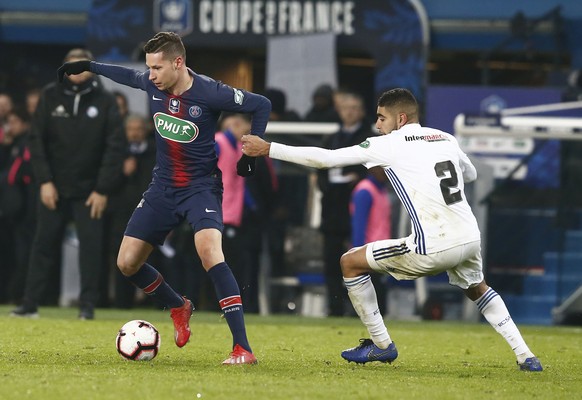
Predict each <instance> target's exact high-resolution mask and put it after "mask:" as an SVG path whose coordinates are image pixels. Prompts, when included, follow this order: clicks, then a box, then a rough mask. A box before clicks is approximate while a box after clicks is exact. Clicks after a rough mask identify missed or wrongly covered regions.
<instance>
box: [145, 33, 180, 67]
mask: <svg viewBox="0 0 582 400" xmlns="http://www.w3.org/2000/svg"><path fill="white" fill-rule="evenodd" d="M143 51H145V52H146V53H148V54H153V53H159V52H163V53H164V58H165V59H167V60H174V59H175V58H176V57H179V56H182V58H183V59H184V60H186V49H185V48H184V43H182V38H180V36H179V35H177V34H175V33H174V32H158V33H156V34H155V35H154V37H153V38H151V39H150V40H148V42H147V43H146V44H145V46H143Z"/></svg>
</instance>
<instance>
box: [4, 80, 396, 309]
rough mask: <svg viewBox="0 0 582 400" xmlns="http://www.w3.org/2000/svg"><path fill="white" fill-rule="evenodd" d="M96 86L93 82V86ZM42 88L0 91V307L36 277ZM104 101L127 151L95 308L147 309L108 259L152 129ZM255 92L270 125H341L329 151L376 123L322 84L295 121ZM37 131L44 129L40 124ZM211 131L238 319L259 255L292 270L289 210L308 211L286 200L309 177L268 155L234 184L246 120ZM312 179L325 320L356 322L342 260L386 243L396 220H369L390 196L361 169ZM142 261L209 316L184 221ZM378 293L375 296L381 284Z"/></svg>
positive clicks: (147, 162)
mask: <svg viewBox="0 0 582 400" xmlns="http://www.w3.org/2000/svg"><path fill="white" fill-rule="evenodd" d="M94 79H95V81H96V82H99V79H98V78H96V77H95V78H94ZM45 91H46V89H43V88H33V89H31V90H29V91H28V92H27V93H26V96H25V99H24V100H23V101H20V102H16V101H14V99H13V97H12V96H11V94H9V93H0V235H1V237H0V274H2V276H3V279H2V280H1V283H0V303H18V302H20V301H21V299H22V297H23V295H24V291H25V287H26V280H27V275H29V274H30V270H33V269H34V268H35V265H33V264H34V259H35V258H34V257H31V253H34V251H36V250H35V249H33V248H32V247H33V246H32V243H33V240H34V237H35V233H36V232H35V230H36V226H37V224H36V221H37V218H38V210H39V208H38V202H39V197H40V196H41V194H40V193H39V187H41V186H42V183H43V182H39V181H38V179H37V177H36V176H35V173H34V170H33V167H32V162H31V157H32V156H31V152H30V143H29V139H30V131H31V129H32V126H33V125H32V124H33V120H34V118H35V117H36V118H38V111H37V105H38V103H39V99H42V97H43V96H44V95H45ZM113 94H114V95H115V99H116V101H117V106H118V111H119V114H120V116H121V119H120V123H121V124H122V126H121V127H120V129H123V131H124V133H125V143H124V146H125V150H124V160H123V168H122V176H121V177H120V179H121V184H119V185H118V186H117V189H116V190H115V191H114V192H113V193H111V194H110V195H109V196H108V202H107V208H106V209H105V211H104V213H103V216H102V219H103V236H104V237H103V241H102V245H101V247H102V249H101V250H100V251H101V253H102V255H103V260H102V261H101V262H100V263H101V264H102V265H101V267H100V270H99V276H98V278H97V280H98V285H99V296H98V300H96V302H95V304H94V306H95V307H116V308H131V307H135V306H138V305H145V304H148V302H149V301H150V300H149V299H148V298H146V297H145V296H141V295H140V294H139V293H138V292H139V291H136V290H135V288H134V287H133V286H131V284H130V283H128V281H127V280H126V279H124V278H123V277H122V275H121V274H120V272H119V271H118V269H117V268H116V257H117V252H118V250H119V244H120V242H121V239H122V237H123V233H124V230H125V226H126V223H127V221H128V219H129V217H130V216H131V213H132V212H133V210H134V208H135V207H136V206H137V205H138V203H139V202H140V199H141V196H142V193H143V192H144V191H145V190H146V188H147V186H148V183H149V182H150V179H151V171H152V169H153V168H154V166H155V162H156V160H155V141H154V133H153V132H154V130H153V126H152V124H151V121H149V120H148V119H146V118H145V117H143V116H142V115H138V114H132V113H130V112H129V108H128V100H127V98H126V97H125V95H124V94H122V93H121V92H115V93H113ZM263 94H264V95H265V96H266V97H268V98H269V99H270V100H271V103H272V113H271V120H272V121H294V122H298V121H306V122H334V123H338V124H339V127H340V128H339V130H338V131H337V132H336V133H335V134H332V135H329V136H326V137H324V139H323V142H322V143H321V144H320V145H321V146H322V147H325V148H329V149H335V148H339V147H345V146H350V145H356V144H359V143H361V142H363V141H364V140H365V139H366V138H367V137H370V136H373V135H375V134H376V132H374V131H373V130H372V129H371V126H372V123H373V121H374V116H368V115H366V111H365V102H364V99H363V98H362V97H361V95H359V94H358V93H354V92H351V91H348V90H341V89H339V90H338V89H334V88H332V87H331V86H330V85H327V84H323V85H321V86H319V87H316V88H314V91H313V94H312V104H311V107H310V109H309V111H308V112H307V113H306V115H305V116H304V117H301V116H300V115H299V114H298V113H297V112H295V111H293V110H289V109H288V108H287V105H286V96H285V93H284V92H283V91H281V90H279V89H276V88H268V89H266V90H265V92H264V93H263ZM55 110H57V109H55ZM35 113H36V116H35ZM36 124H42V121H38V120H37V121H36ZM219 124H220V125H219V129H218V132H217V135H216V150H217V154H218V157H219V167H220V168H221V170H222V171H223V183H224V202H223V212H224V225H225V227H224V232H223V247H224V252H225V256H226V259H227V261H228V262H229V265H230V266H231V268H232V270H233V272H234V274H235V276H236V278H237V281H238V282H239V285H240V287H241V288H240V289H241V293H242V297H243V302H244V304H245V311H246V312H251V313H257V312H259V311H260V310H259V293H258V286H259V274H260V269H259V266H260V265H261V263H264V262H265V261H264V260H265V258H266V259H267V260H268V261H267V262H269V263H270V268H269V269H268V270H269V271H270V272H269V273H270V274H272V275H274V276H283V275H293V274H294V273H295V272H294V271H293V267H294V266H292V265H291V266H290V265H289V261H288V260H286V256H287V254H286V251H287V250H286V239H287V236H288V234H289V231H290V230H289V228H290V226H291V225H297V224H302V223H304V221H301V220H300V221H298V219H297V218H294V217H293V212H294V210H297V209H299V210H300V209H304V208H305V207H307V204H306V202H307V199H306V198H304V197H301V196H296V195H294V194H296V193H307V190H308V189H307V188H306V186H307V185H308V184H309V183H308V179H307V178H306V179H300V180H296V179H287V177H286V176H284V175H283V174H282V173H281V171H280V165H278V164H274V163H273V161H272V160H270V159H269V158H264V159H262V158H261V159H259V160H257V171H256V173H255V175H253V176H251V177H246V178H243V177H240V176H238V175H237V174H236V168H235V163H236V160H238V158H239V157H240V155H241V154H242V151H241V145H240V138H241V136H242V135H243V134H245V133H248V132H249V130H250V120H249V117H248V116H246V115H241V114H228V115H226V114H223V116H222V118H221V120H220V121H219ZM380 172H382V171H380ZM313 175H314V176H316V179H317V187H318V189H319V190H320V191H321V194H322V197H321V226H320V228H319V232H320V235H321V237H322V245H321V254H320V256H321V260H322V263H323V270H322V271H321V274H322V275H323V277H324V282H325V286H326V288H327V291H326V292H327V299H326V304H327V315H334V316H341V315H355V314H354V312H353V309H351V305H350V304H349V301H348V299H347V294H346V291H345V289H344V288H343V280H342V277H341V271H340V267H339V259H340V256H341V254H342V253H343V252H345V251H347V250H348V249H349V248H350V247H352V246H356V245H363V244H364V243H365V242H368V241H370V240H376V239H373V238H371V236H370V235H374V234H375V235H378V234H379V235H383V236H385V237H391V234H392V233H391V232H392V230H393V228H392V226H393V224H394V222H393V221H392V220H393V219H394V218H393V217H392V220H391V218H390V217H388V219H387V220H386V221H384V222H383V223H382V224H380V225H381V226H380V228H378V225H375V226H372V224H369V223H368V222H369V218H370V216H371V215H375V213H376V210H377V209H381V210H384V212H386V211H387V212H388V216H389V215H390V209H391V207H392V204H393V201H392V200H393V193H392V192H391V191H389V187H388V184H387V182H386V179H385V177H384V178H383V177H382V176H383V174H382V173H380V174H377V173H376V172H374V171H370V172H368V171H367V170H366V169H365V168H364V167H362V166H360V167H353V166H352V167H346V168H334V169H331V170H323V171H320V172H318V173H317V174H315V173H313ZM293 203H299V204H293ZM392 215H394V213H392ZM72 227H75V226H74V224H73V225H72ZM257 238H260V239H259V240H257ZM37 239H38V238H37ZM64 240H70V239H67V238H65V239H64ZM55 251H57V252H59V253H60V254H59V257H60V262H57V263H54V264H55V265H54V266H53V267H52V270H51V273H50V278H49V279H50V282H47V284H46V285H45V288H44V289H43V292H44V293H38V297H39V301H40V304H43V305H57V304H59V298H60V295H61V291H62V289H63V288H62V284H61V281H62V276H61V274H62V273H65V272H63V271H65V268H64V267H63V265H64V263H65V261H63V260H64V259H65V257H64V255H63V254H62V253H63V252H64V246H63V247H62V248H60V249H56V250H55ZM265 255H267V257H265ZM151 257H154V258H156V260H151V261H152V262H153V263H154V264H155V265H157V266H160V270H161V272H162V273H163V275H164V276H165V277H166V279H167V281H168V282H169V283H170V284H171V285H172V286H173V287H174V288H175V289H176V290H177V291H178V292H180V293H182V294H183V295H185V296H187V297H188V298H190V299H192V301H193V302H194V305H195V307H196V308H197V309H199V310H200V309H201V310H215V309H216V310H217V308H215V307H217V306H216V305H217V304H218V303H217V301H216V298H215V294H214V291H213V290H212V286H211V283H210V281H209V278H208V277H207V275H206V274H204V273H203V271H204V270H203V268H202V267H201V265H200V261H199V259H198V256H197V255H196V252H195V250H194V246H193V237H192V231H191V228H190V227H189V226H188V225H187V224H184V225H183V226H180V227H179V228H178V229H175V230H174V231H172V232H171V234H170V235H169V236H168V237H167V239H166V242H165V243H164V245H163V246H160V247H159V248H157V249H156V251H154V253H153V254H152V256H151ZM31 258H32V259H33V261H31ZM67 262H70V260H68V261H67ZM80 262H81V263H82V262H83V260H82V258H81V261H80ZM378 285H379V287H380V289H379V291H380V292H381V291H382V289H381V287H383V286H385V285H384V282H378ZM82 290H83V289H82ZM382 307H383V304H382ZM275 311H277V310H275Z"/></svg>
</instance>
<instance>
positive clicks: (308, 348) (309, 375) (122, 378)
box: [0, 306, 582, 400]
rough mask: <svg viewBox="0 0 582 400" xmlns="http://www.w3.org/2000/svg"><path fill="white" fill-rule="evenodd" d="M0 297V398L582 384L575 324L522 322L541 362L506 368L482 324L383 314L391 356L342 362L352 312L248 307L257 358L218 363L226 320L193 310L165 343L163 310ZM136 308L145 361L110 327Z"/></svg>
mask: <svg viewBox="0 0 582 400" xmlns="http://www.w3.org/2000/svg"><path fill="white" fill-rule="evenodd" d="M9 311H10V307H8V306H1V307H0V327H1V328H0V399H3V400H12V399H15V400H20V399H43V400H45V399H46V400H51V399H58V400H73V399H75V400H76V399H115V400H120V399H140V400H146V399H172V400H179V399H203V400H205V399H231V400H235V399H253V400H259V399H334V400H335V399H471V400H475V399H575V398H580V393H582V361H581V355H582V353H581V350H580V349H581V347H582V329H581V328H577V327H538V326H521V327H520V329H521V332H522V334H523V335H524V337H525V339H526V341H527V342H528V344H529V346H530V347H531V348H532V350H533V351H534V352H535V353H536V355H537V356H538V357H539V358H540V359H541V361H542V364H543V366H544V369H545V370H544V371H543V372H541V373H527V372H521V371H519V370H518V369H517V366H516V364H515V358H514V355H513V352H512V351H511V350H510V349H509V347H508V346H507V344H506V343H505V341H504V340H503V339H502V338H501V336H499V335H498V334H497V333H496V332H495V331H494V330H493V329H492V328H491V327H490V326H489V325H487V324H485V323H482V324H466V323H457V322H404V321H394V322H390V321H389V322H388V328H389V330H390V334H391V336H392V339H393V340H394V341H395V342H396V344H397V346H398V350H399V353H400V356H399V358H398V359H397V360H396V362H395V363H393V364H392V365H389V364H381V363H369V364H366V365H356V364H354V363H351V364H348V363H347V362H345V361H344V360H343V359H342V358H341V357H340V355H339V354H340V351H341V350H342V349H345V348H348V347H353V346H355V345H356V344H357V343H358V339H359V338H360V337H366V336H367V335H366V331H365V329H364V327H363V326H362V325H361V323H360V321H359V320H358V319H357V318H326V319H316V318H302V317H298V316H272V317H260V316H255V315H247V316H246V320H247V331H248V334H249V338H250V340H251V345H252V346H253V350H254V353H255V354H256V355H257V357H258V359H259V364H258V365H256V366H235V367H233V366H222V365H221V364H220V363H221V362H222V360H223V359H224V358H226V356H227V355H228V352H229V349H230V347H231V339H230V333H229V331H228V326H227V324H226V321H224V320H222V319H221V318H220V316H219V315H218V314H217V313H204V312H195V313H194V316H193V319H192V322H191V327H192V338H191V340H190V343H188V345H186V346H185V347H184V348H182V349H179V348H177V347H176V346H175V345H174V343H173V327H172V323H171V320H170V317H169V313H168V312H164V311H158V310H153V309H135V310H130V311H127V310H126V311H121V310H97V313H96V318H97V319H96V320H94V321H79V320H77V318H76V316H77V310H76V309H73V308H41V310H40V311H41V318H40V319H38V320H28V319H20V318H14V317H9V316H8V313H9ZM131 319H145V320H147V321H149V322H151V323H153V324H154V325H155V326H156V327H157V328H158V330H159V331H160V334H161V337H162V345H161V349H160V353H159V354H158V356H157V357H156V358H155V359H154V360H153V361H149V362H132V361H125V360H123V359H122V358H121V357H120V356H119V355H118V354H117V351H116V349H115V343H114V342H115V336H116V334H117V331H118V329H119V328H120V327H121V326H122V325H123V324H124V323H125V322H127V321H129V320H131Z"/></svg>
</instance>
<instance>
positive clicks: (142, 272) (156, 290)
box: [127, 263, 184, 308]
mask: <svg viewBox="0 0 582 400" xmlns="http://www.w3.org/2000/svg"><path fill="white" fill-rule="evenodd" d="M127 279H128V280H129V281H130V282H131V283H133V284H134V285H135V286H137V287H138V288H140V289H142V290H143V291H144V293H145V294H147V295H148V296H155V297H156V298H157V299H158V300H159V301H160V303H162V304H163V305H164V306H165V307H167V308H176V307H181V306H182V305H184V299H183V298H182V296H180V295H179V294H178V293H176V292H174V289H172V288H171V287H170V285H168V284H167V283H166V281H165V280H164V277H163V276H162V274H160V273H159V272H158V270H157V269H155V268H154V267H152V266H151V265H149V264H147V263H146V264H144V265H143V266H142V267H141V268H140V269H139V271H137V272H136V273H135V274H133V275H131V276H128V277H127Z"/></svg>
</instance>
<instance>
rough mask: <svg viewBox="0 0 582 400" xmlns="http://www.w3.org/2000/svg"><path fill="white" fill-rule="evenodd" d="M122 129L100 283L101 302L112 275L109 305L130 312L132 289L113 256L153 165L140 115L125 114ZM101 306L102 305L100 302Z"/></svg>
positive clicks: (152, 151) (150, 144) (153, 151)
mask: <svg viewBox="0 0 582 400" xmlns="http://www.w3.org/2000/svg"><path fill="white" fill-rule="evenodd" d="M124 127H125V137H126V139H127V148H126V153H125V159H124V161H123V177H122V183H121V188H120V190H119V191H117V192H115V193H113V194H112V195H111V196H110V197H109V201H108V207H107V210H106V211H105V215H104V219H105V241H106V243H105V245H106V249H107V250H106V255H107V256H106V257H107V259H106V268H105V271H104V274H103V275H104V276H103V278H102V280H101V298H102V301H103V300H106V299H107V297H108V288H109V285H108V283H109V278H110V277H111V275H112V274H113V276H114V277H115V278H114V282H115V283H114V296H113V297H114V302H113V305H114V306H115V307H117V308H131V307H132V306H133V305H134V298H135V293H136V288H135V286H134V285H133V284H132V283H131V282H129V281H128V280H127V279H125V277H124V276H123V275H122V274H121V272H119V269H118V268H117V254H118V252H119V245H120V244H121V239H123V233H124V232H125V227H126V226H127V221H128V220H129V217H131V214H132V213H133V210H134V209H135V207H137V205H138V203H139V202H140V200H141V198H142V194H143V192H145V191H146V189H147V188H148V185H149V183H150V181H151V180H152V170H153V168H154V166H155V165H156V148H155V142H154V138H153V137H152V135H151V132H150V131H149V129H148V123H147V121H146V119H145V118H144V117H142V116H141V115H137V114H129V115H127V117H126V118H125V120H124ZM104 296H107V297H105V298H104ZM101 304H103V305H106V304H105V303H103V302H102V303H101Z"/></svg>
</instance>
